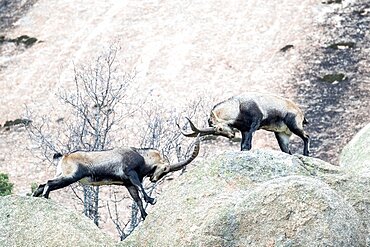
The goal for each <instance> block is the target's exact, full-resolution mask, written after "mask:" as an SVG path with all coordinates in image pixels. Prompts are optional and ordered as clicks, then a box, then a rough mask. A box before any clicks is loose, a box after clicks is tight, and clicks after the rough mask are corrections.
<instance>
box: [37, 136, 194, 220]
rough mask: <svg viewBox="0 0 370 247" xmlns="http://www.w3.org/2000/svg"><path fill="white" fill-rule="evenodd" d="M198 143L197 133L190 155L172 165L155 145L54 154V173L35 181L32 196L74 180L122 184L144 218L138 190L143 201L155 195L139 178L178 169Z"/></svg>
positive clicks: (152, 178)
mask: <svg viewBox="0 0 370 247" xmlns="http://www.w3.org/2000/svg"><path fill="white" fill-rule="evenodd" d="M199 143H200V140H199V137H198V138H197V140H196V142H195V147H194V151H193V153H192V155H191V156H190V157H189V158H188V159H187V160H185V161H182V162H179V163H176V164H172V165H171V164H169V163H166V162H165V161H164V159H163V158H162V157H161V155H160V152H159V151H158V150H156V149H136V148H116V149H113V150H107V151H92V152H83V151H78V152H74V153H70V154H65V155H61V154H57V155H54V157H55V158H57V159H60V160H59V163H58V166H57V174H56V177H55V178H54V179H52V180H49V181H47V183H46V184H41V185H39V187H38V188H37V190H36V191H35V192H34V194H33V196H40V195H42V196H44V197H45V198H48V197H49V193H50V191H53V190H57V189H60V188H63V187H66V186H68V185H70V184H72V183H75V182H77V181H80V182H81V183H82V184H87V185H123V186H126V188H127V189H128V191H129V193H130V195H131V197H132V198H133V199H134V200H135V202H136V203H137V205H138V206H139V209H140V212H141V217H142V218H143V219H145V217H146V216H147V213H146V212H145V210H144V207H143V203H142V201H141V199H140V197H139V191H140V192H141V193H142V195H143V197H144V200H145V201H146V202H148V203H150V204H154V203H155V199H154V198H151V197H149V196H148V195H147V194H146V193H145V190H144V188H143V186H142V181H143V178H144V177H145V176H148V177H149V178H150V181H152V182H157V181H158V180H159V179H161V178H162V177H163V176H164V175H166V174H167V173H169V172H173V171H177V170H180V169H182V168H183V167H184V166H186V165H187V164H189V163H190V162H191V161H192V160H194V159H195V157H196V156H197V155H198V153H199V145H200V144H199Z"/></svg>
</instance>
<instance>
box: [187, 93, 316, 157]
mask: <svg viewBox="0 0 370 247" xmlns="http://www.w3.org/2000/svg"><path fill="white" fill-rule="evenodd" d="M188 120H189V123H190V127H191V129H192V130H193V131H194V133H184V132H182V133H183V134H184V135H185V136H189V137H194V136H197V135H198V134H200V135H221V136H225V137H228V138H233V137H234V135H235V129H237V130H239V131H240V132H241V134H242V142H241V150H242V151H243V150H250V149H251V148H252V135H253V132H255V131H256V130H258V129H264V130H268V131H272V132H275V137H276V139H277V141H278V143H279V146H280V149H281V150H282V151H283V152H285V153H289V154H291V152H290V149H289V139H290V136H291V135H292V133H294V134H295V135H297V136H299V137H300V138H301V139H302V140H303V142H304V149H303V154H304V155H306V156H308V154H309V142H310V139H309V136H308V135H307V133H306V132H305V131H304V129H303V125H304V124H306V123H307V120H306V118H305V117H304V114H303V112H302V110H301V109H300V108H299V107H298V106H297V105H296V104H295V103H294V102H293V101H291V100H289V99H285V98H282V97H279V96H275V95H270V94H262V93H245V94H241V95H238V96H234V97H231V98H229V99H227V100H225V101H223V102H221V103H219V104H217V105H215V106H214V107H213V109H212V111H211V114H210V118H209V120H208V123H209V126H210V127H208V128H205V129H198V128H197V127H195V125H194V124H193V123H192V122H191V121H190V119H188Z"/></svg>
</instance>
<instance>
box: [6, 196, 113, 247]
mask: <svg viewBox="0 0 370 247" xmlns="http://www.w3.org/2000/svg"><path fill="white" fill-rule="evenodd" d="M113 245H115V242H114V241H113V239H111V238H110V237H109V236H106V235H105V234H103V233H102V232H101V230H100V229H99V228H98V227H97V226H96V225H94V223H93V222H92V221H91V220H89V219H88V218H86V217H85V216H83V215H80V214H76V213H75V212H73V210H69V209H67V208H65V207H63V206H61V205H59V204H57V203H55V202H54V201H53V200H46V199H43V198H35V197H28V196H27V197H20V196H4V197H0V246H3V247H8V246H9V247H10V246H32V247H33V246H40V247H41V246H43V247H44V246H113Z"/></svg>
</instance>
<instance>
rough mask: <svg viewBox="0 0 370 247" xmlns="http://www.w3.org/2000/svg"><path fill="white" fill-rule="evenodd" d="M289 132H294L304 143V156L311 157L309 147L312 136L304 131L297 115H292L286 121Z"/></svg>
mask: <svg viewBox="0 0 370 247" xmlns="http://www.w3.org/2000/svg"><path fill="white" fill-rule="evenodd" d="M285 123H286V125H287V126H288V128H289V130H290V131H292V132H293V133H294V134H295V135H297V136H299V137H300V138H301V139H302V140H303V143H304V147H303V155H305V156H308V155H309V146H310V136H309V135H308V134H307V133H306V132H305V131H304V129H303V123H298V122H297V118H296V116H295V115H293V114H291V115H289V114H288V116H287V117H286V121H285Z"/></svg>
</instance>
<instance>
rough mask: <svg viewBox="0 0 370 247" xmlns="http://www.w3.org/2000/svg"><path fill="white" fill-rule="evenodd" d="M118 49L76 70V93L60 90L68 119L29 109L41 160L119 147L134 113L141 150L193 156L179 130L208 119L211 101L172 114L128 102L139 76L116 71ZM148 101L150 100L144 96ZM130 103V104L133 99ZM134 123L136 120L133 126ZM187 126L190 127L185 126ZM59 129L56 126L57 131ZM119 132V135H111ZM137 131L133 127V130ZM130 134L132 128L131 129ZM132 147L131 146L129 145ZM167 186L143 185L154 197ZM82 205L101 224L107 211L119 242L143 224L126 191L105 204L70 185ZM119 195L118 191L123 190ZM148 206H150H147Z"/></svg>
mask: <svg viewBox="0 0 370 247" xmlns="http://www.w3.org/2000/svg"><path fill="white" fill-rule="evenodd" d="M117 52H118V47H116V46H111V47H110V48H109V49H108V50H107V51H106V52H104V53H103V54H102V55H100V56H98V57H97V58H96V60H95V61H94V62H93V63H91V64H89V65H85V66H74V88H73V89H72V90H66V89H60V90H59V92H58V98H59V99H60V100H61V103H62V104H61V106H60V107H65V108H66V109H68V111H67V112H69V114H67V115H63V116H62V117H61V116H59V117H58V119H57V121H56V122H55V121H54V122H53V121H51V117H50V116H43V117H40V118H39V119H37V120H36V119H35V117H34V116H33V114H34V113H32V112H31V110H30V109H28V118H29V119H32V120H33V122H32V123H31V124H30V125H29V126H28V128H27V130H28V133H29V136H30V137H31V139H32V140H33V141H34V143H35V145H36V146H35V148H37V149H38V150H41V152H42V154H41V157H40V158H42V159H43V160H47V161H49V162H50V163H52V160H51V157H52V154H53V153H56V152H61V153H67V152H72V151H75V150H85V151H93V150H104V149H108V148H111V147H113V146H114V144H115V143H114V142H113V136H112V134H113V132H114V133H115V136H122V134H119V133H117V132H116V128H117V126H123V128H130V126H129V123H128V122H130V121H125V123H124V124H123V125H122V123H123V122H124V121H122V120H126V119H127V118H128V116H130V117H131V116H132V115H133V113H135V116H136V118H137V119H141V121H140V123H132V124H135V125H140V127H139V128H138V129H137V128H136V129H137V133H133V134H134V136H136V140H137V142H138V143H136V144H137V145H138V146H139V147H146V148H156V149H158V150H160V151H161V152H162V154H163V155H164V156H165V157H167V159H168V161H170V162H177V161H181V160H183V159H185V157H186V156H188V154H189V152H190V150H189V147H188V146H189V143H190V142H191V141H192V140H190V139H188V138H185V137H183V136H182V135H181V133H180V131H178V127H177V123H178V122H180V121H182V119H184V117H185V116H186V117H190V118H193V117H194V118H197V116H198V118H201V119H205V117H204V115H205V114H208V111H209V109H208V105H209V104H207V103H208V102H206V100H205V99H204V98H200V99H198V100H196V101H194V102H190V103H189V104H188V105H187V106H186V107H185V108H184V109H173V108H170V107H168V106H166V105H161V104H158V103H153V102H151V103H150V104H146V105H145V104H144V103H145V102H143V101H140V102H134V103H132V102H130V103H129V102H128V101H131V98H130V95H127V92H128V91H129V90H128V88H129V86H130V87H131V86H132V84H133V80H134V76H135V74H132V73H120V71H119V70H118V67H117V66H116V56H117ZM143 98H145V97H143ZM129 99H130V100H129ZM131 122H133V121H131ZM186 124H187V123H186ZM55 125H57V127H56V126H55ZM113 129H114V131H112V130H113ZM132 129H134V128H132ZM130 130H131V129H130ZM126 143H127V141H126ZM164 181H166V180H165V179H163V180H161V181H160V182H159V183H157V184H152V183H149V182H148V181H144V187H145V188H146V191H147V193H148V194H149V195H151V194H152V193H158V192H157V190H156V189H157V188H158V187H160V186H161V184H162V183H163V182H164ZM69 188H70V189H72V191H73V193H74V194H75V195H76V198H77V200H78V201H79V202H81V203H83V205H84V213H85V215H86V216H88V217H89V218H91V219H92V220H93V221H94V223H95V224H96V225H99V221H100V217H99V212H100V211H99V209H100V208H101V207H104V208H105V209H104V210H107V211H106V212H107V214H108V216H109V218H110V220H111V221H112V223H113V224H114V226H115V228H116V230H117V232H118V234H119V236H120V239H121V240H123V239H125V238H126V237H127V236H128V235H129V234H130V233H131V232H132V231H133V230H134V229H135V228H136V227H137V226H138V224H140V222H141V219H140V217H139V215H138V210H137V206H136V204H135V203H134V202H133V201H132V200H131V198H130V197H128V196H126V195H124V194H122V193H121V192H122V187H118V189H117V191H116V190H115V189H114V186H112V187H110V188H109V191H110V193H109V196H108V199H107V200H106V201H105V202H103V201H102V200H101V198H100V197H99V187H95V186H94V187H91V186H84V187H82V188H81V186H79V185H72V186H69ZM118 190H119V191H118ZM128 202H131V206H130V209H131V214H130V215H129V216H127V217H122V215H121V214H120V212H121V211H122V208H125V207H127V205H128ZM145 207H148V205H145Z"/></svg>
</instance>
